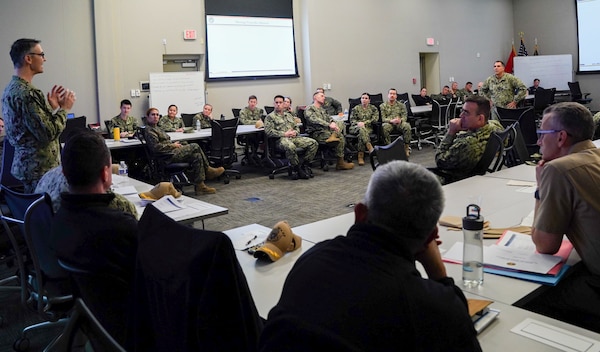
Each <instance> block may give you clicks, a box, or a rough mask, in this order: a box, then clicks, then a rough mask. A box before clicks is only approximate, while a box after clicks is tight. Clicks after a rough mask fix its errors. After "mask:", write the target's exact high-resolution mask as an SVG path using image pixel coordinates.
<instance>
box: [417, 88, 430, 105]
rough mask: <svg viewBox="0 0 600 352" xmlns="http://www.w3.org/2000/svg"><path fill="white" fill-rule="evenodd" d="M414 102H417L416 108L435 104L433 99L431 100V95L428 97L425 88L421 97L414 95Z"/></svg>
mask: <svg viewBox="0 0 600 352" xmlns="http://www.w3.org/2000/svg"><path fill="white" fill-rule="evenodd" d="M413 100H414V101H415V105H416V106H423V105H431V104H433V102H432V100H433V99H431V97H430V96H429V95H427V88H425V87H423V88H421V91H420V92H419V95H413Z"/></svg>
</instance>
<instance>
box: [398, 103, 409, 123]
mask: <svg viewBox="0 0 600 352" xmlns="http://www.w3.org/2000/svg"><path fill="white" fill-rule="evenodd" d="M396 104H397V105H398V110H399V113H398V116H400V120H402V122H406V120H407V119H408V111H406V105H404V103H402V104H400V103H398V102H396Z"/></svg>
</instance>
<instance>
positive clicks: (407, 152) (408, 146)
mask: <svg viewBox="0 0 600 352" xmlns="http://www.w3.org/2000/svg"><path fill="white" fill-rule="evenodd" d="M404 151H405V152H406V157H407V158H408V157H409V156H410V145H408V144H405V145H404Z"/></svg>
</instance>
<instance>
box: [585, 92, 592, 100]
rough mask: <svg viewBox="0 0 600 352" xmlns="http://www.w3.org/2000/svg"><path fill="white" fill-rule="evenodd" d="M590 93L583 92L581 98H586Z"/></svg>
mask: <svg viewBox="0 0 600 352" xmlns="http://www.w3.org/2000/svg"><path fill="white" fill-rule="evenodd" d="M590 94H592V93H583V99H587V98H588V96H589V95H590Z"/></svg>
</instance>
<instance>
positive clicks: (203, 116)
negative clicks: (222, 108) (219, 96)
mask: <svg viewBox="0 0 600 352" xmlns="http://www.w3.org/2000/svg"><path fill="white" fill-rule="evenodd" d="M212 111H213V107H212V105H210V104H204V107H203V108H202V112H200V113H197V114H196V115H194V120H193V122H192V126H194V128H196V121H200V128H211V126H210V120H212V119H213V117H212Z"/></svg>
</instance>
